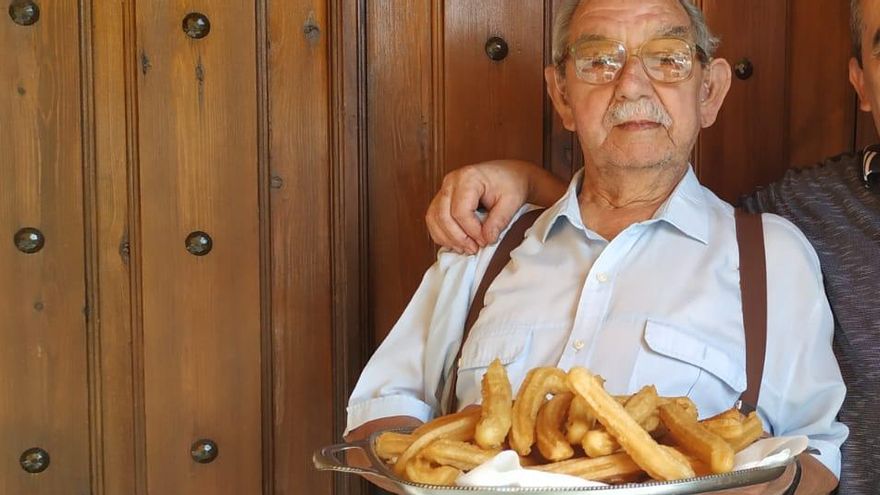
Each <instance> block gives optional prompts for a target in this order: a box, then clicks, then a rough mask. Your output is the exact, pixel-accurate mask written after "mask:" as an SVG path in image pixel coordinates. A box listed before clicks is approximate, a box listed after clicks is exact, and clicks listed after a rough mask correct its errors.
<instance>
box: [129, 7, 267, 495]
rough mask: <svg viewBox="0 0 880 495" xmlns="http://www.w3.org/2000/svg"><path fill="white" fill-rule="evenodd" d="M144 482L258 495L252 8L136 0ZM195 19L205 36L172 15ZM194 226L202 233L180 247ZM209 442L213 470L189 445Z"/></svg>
mask: <svg viewBox="0 0 880 495" xmlns="http://www.w3.org/2000/svg"><path fill="white" fill-rule="evenodd" d="M136 5H137V28H138V32H137V36H138V43H139V45H138V56H139V61H140V64H141V67H140V68H141V71H140V72H139V85H138V111H139V114H138V116H139V122H138V125H139V142H140V147H139V154H140V156H139V159H140V198H141V221H142V223H141V233H142V243H143V247H142V267H143V278H142V287H143V289H142V290H143V292H142V297H143V340H144V350H143V353H144V358H143V374H144V387H145V388H144V394H145V411H146V412H145V418H146V425H145V427H146V434H147V438H146V466H147V479H146V482H147V486H148V488H149V492H150V493H156V494H159V493H188V492H197V491H198V492H221V493H259V492H260V491H261V489H262V479H261V478H262V466H261V455H262V449H261V429H260V428H261V421H262V416H261V409H260V404H261V387H260V385H261V384H260V380H261V334H260V329H261V320H260V283H259V276H260V262H259V253H260V249H259V239H260V237H259V235H260V229H259V216H258V187H259V181H258V176H257V171H258V164H257V156H258V154H257V122H256V121H257V84H256V71H257V67H256V46H255V40H256V31H255V6H254V3H253V2H249V1H246V0H228V1H224V2H222V3H220V2H212V3H204V4H200V5H197V6H196V5H191V3H190V2H187V1H183V0H179V1H168V2H138V3H137V4H136ZM192 11H199V12H201V13H203V14H205V15H206V16H207V17H208V19H209V20H210V23H211V31H210V33H209V34H208V36H207V37H205V38H203V39H191V38H189V37H187V36H186V34H184V32H183V30H182V28H181V26H182V20H183V18H184V17H185V16H186V15H187V14H188V13H190V12H192ZM194 231H204V232H206V233H208V234H209V235H210V236H211V237H212V238H213V250H212V251H211V252H210V253H209V254H208V255H206V256H203V257H198V256H193V255H191V254H189V253H188V252H187V251H186V250H185V248H184V240H185V239H186V237H187V236H188V235H189V234H190V233H191V232H194ZM202 438H208V439H211V440H213V441H215V442H216V443H217V445H218V448H219V455H218V457H217V458H216V460H215V461H214V462H212V463H210V464H197V463H195V462H194V461H193V460H192V459H191V458H190V446H191V444H192V443H193V442H194V441H196V440H198V439H202Z"/></svg>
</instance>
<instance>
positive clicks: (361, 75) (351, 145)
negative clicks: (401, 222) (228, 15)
mask: <svg viewBox="0 0 880 495" xmlns="http://www.w3.org/2000/svg"><path fill="white" fill-rule="evenodd" d="M435 1H436V0H435ZM364 7H365V2H364V1H363V0H358V1H350V0H333V1H332V2H330V12H329V15H330V26H331V27H330V30H329V33H328V36H329V37H330V39H329V40H328V42H329V44H330V46H329V49H330V79H331V91H330V102H331V112H332V113H331V117H330V122H331V141H332V143H331V157H330V161H331V163H330V167H331V201H332V204H331V209H332V222H331V224H332V252H333V265H332V284H333V285H332V287H333V372H334V387H333V388H334V400H335V406H334V414H335V419H334V423H335V428H334V438H335V439H340V438H342V433H343V431H344V429H345V426H346V422H347V414H346V405H347V404H348V397H349V395H350V394H351V391H352V389H353V388H354V385H355V383H356V382H357V379H358V376H359V375H360V372H361V370H362V369H363V367H364V365H365V364H366V360H367V357H368V356H369V353H370V351H371V349H372V341H371V336H370V333H369V331H368V330H369V314H368V312H367V304H366V301H367V300H368V296H367V294H366V288H367V281H368V274H367V261H366V253H367V252H368V251H367V242H368V235H367V233H368V231H369V225H368V222H367V219H366V216H367V205H366V199H367V194H366V189H367V184H366V176H367V163H366V158H367V157H366V150H365V149H364V147H365V143H366V132H367V126H366V124H365V121H366V57H365V50H366V37H365V34H366V25H365V22H364V19H365V15H366V11H365V8H364ZM369 490H370V488H369V484H368V483H367V482H366V481H365V480H363V479H362V478H360V477H354V476H349V475H346V474H337V475H336V477H335V479H334V493H339V494H343V493H344V494H350V495H359V494H363V493H369Z"/></svg>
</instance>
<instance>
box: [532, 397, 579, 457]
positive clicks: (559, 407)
mask: <svg viewBox="0 0 880 495" xmlns="http://www.w3.org/2000/svg"><path fill="white" fill-rule="evenodd" d="M573 398H574V394H572V393H571V392H565V393H562V394H559V395H556V396H555V397H553V398H552V399H551V400H550V401H549V402H547V403H546V404H544V406H543V407H542V408H541V410H540V411H538V419H537V422H536V424H535V435H536V437H537V441H538V451H540V452H541V455H543V456H544V458H545V459H547V460H548V461H554V462H555V461H564V460H565V459H569V458H571V456H573V455H574V449H572V448H571V444H570V443H568V440H567V439H566V438H565V435H564V434H563V433H562V425H563V423H565V414H566V413H567V412H568V409H569V407H570V406H571V400H572V399H573Z"/></svg>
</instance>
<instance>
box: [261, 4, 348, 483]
mask: <svg viewBox="0 0 880 495" xmlns="http://www.w3.org/2000/svg"><path fill="white" fill-rule="evenodd" d="M327 14H328V12H327V2H326V1H320V0H297V1H295V2H270V3H269V4H268V36H269V46H270V50H269V56H268V68H269V75H268V77H269V119H270V122H271V134H270V141H269V146H270V148H269V149H270V156H271V163H270V167H271V175H272V184H273V186H272V196H271V222H272V224H271V225H272V262H273V263H272V264H273V266H272V341H273V348H272V351H273V359H274V384H273V390H274V404H275V411H274V430H273V431H274V436H275V441H274V444H275V447H274V462H275V480H274V485H275V486H274V489H275V492H274V493H277V494H290V495H293V494H298V493H330V492H331V490H332V476H331V475H329V474H327V473H319V472H317V471H316V470H315V469H314V467H313V466H312V463H311V454H312V452H313V451H314V450H315V449H316V448H317V447H319V446H321V445H326V444H329V443H333V442H334V441H337V440H338V439H337V438H335V437H334V435H333V433H334V412H335V411H336V408H337V407H343V408H344V406H343V405H341V404H336V403H335V401H334V397H333V369H332V363H333V360H332V341H333V334H332V332H331V328H332V320H331V303H332V292H331V288H330V278H331V256H330V254H331V253H332V251H331V238H330V234H331V229H330V223H331V215H330V195H329V191H330V167H329V162H330V161H329V150H330V137H329V131H330V122H329V113H328V112H329V109H330V102H329V76H328V46H327V40H328V18H327Z"/></svg>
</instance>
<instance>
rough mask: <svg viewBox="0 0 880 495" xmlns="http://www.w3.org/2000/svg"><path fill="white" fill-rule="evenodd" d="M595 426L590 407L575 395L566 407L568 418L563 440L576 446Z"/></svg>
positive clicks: (594, 418)
mask: <svg viewBox="0 0 880 495" xmlns="http://www.w3.org/2000/svg"><path fill="white" fill-rule="evenodd" d="M595 424H596V417H595V416H593V413H591V412H590V406H588V405H587V401H585V400H584V398H583V397H581V396H580V395H575V396H574V398H573V399H572V400H571V405H570V406H569V407H568V418H567V419H566V421H565V439H566V440H568V443H570V444H572V445H578V444H580V443H581V440H583V438H584V434H585V433H586V432H588V431H590V430H591V429H593V426H595Z"/></svg>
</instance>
